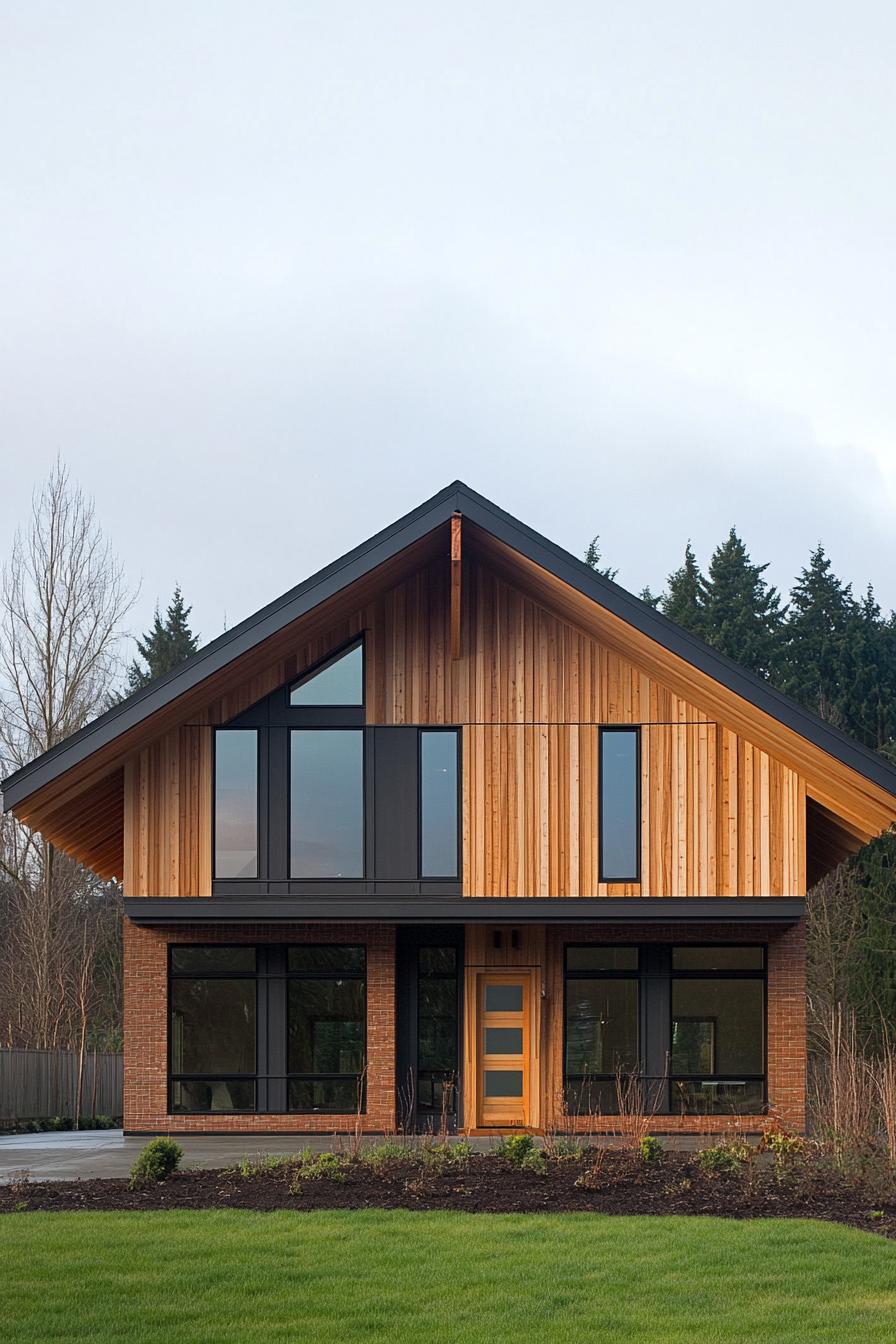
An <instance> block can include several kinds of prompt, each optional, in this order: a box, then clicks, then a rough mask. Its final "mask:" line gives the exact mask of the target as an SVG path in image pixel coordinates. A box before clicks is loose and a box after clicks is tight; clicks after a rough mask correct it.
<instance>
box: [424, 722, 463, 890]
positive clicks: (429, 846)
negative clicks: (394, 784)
mask: <svg viewBox="0 0 896 1344" xmlns="http://www.w3.org/2000/svg"><path fill="white" fill-rule="evenodd" d="M457 742H458V736H457V733H456V732H455V731H453V730H451V731H446V730H444V729H443V730H439V731H428V732H421V734H420V851H421V852H420V875H421V877H457V866H458V865H457V858H458V853H457V851H458V843H457V837H458V831H457Z"/></svg>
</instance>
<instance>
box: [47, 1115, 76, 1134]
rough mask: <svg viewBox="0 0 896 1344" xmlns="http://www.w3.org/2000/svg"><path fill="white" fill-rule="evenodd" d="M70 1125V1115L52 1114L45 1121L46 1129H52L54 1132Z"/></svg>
mask: <svg viewBox="0 0 896 1344" xmlns="http://www.w3.org/2000/svg"><path fill="white" fill-rule="evenodd" d="M71 1127H72V1118H71V1116H70V1115H54V1116H53V1119H52V1120H50V1121H48V1123H47V1129H49V1130H52V1131H53V1132H54V1133H58V1132H60V1131H61V1130H64V1129H71Z"/></svg>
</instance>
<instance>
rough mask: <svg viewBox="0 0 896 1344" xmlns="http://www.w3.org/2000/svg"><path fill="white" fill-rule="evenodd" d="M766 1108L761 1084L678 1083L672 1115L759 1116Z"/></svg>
mask: <svg viewBox="0 0 896 1344" xmlns="http://www.w3.org/2000/svg"><path fill="white" fill-rule="evenodd" d="M764 1105H765V1096H764V1087H763V1084H762V1083H760V1082H738V1081H725V1082H718V1083H710V1082H705V1083H701V1082H697V1083H691V1082H675V1083H673V1084H672V1095H671V1098H670V1107H669V1109H670V1111H671V1113H672V1114H673V1115H679V1114H681V1115H759V1114H760V1113H761V1111H762V1108H763V1107H764Z"/></svg>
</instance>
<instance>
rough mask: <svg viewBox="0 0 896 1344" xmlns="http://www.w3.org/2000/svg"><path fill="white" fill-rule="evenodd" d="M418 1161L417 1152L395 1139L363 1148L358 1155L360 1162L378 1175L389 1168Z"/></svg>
mask: <svg viewBox="0 0 896 1344" xmlns="http://www.w3.org/2000/svg"><path fill="white" fill-rule="evenodd" d="M416 1160H417V1154H416V1153H415V1151H414V1150H413V1149H412V1148H408V1147H407V1146H406V1145H405V1144H403V1143H397V1142H396V1141H395V1139H384V1140H383V1142H382V1143H376V1144H374V1145H373V1146H372V1147H370V1148H362V1149H361V1151H360V1153H359V1154H358V1161H359V1162H361V1163H363V1165H364V1166H365V1167H370V1169H371V1171H374V1172H377V1173H380V1172H383V1171H385V1170H386V1168H387V1167H392V1166H398V1165H399V1164H400V1163H406V1162H414V1161H416Z"/></svg>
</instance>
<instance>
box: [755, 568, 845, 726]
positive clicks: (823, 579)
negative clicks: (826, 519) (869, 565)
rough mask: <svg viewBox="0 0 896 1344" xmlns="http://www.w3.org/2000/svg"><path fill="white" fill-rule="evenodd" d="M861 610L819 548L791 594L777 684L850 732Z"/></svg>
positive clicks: (783, 631) (802, 571)
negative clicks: (853, 668) (853, 666)
mask: <svg viewBox="0 0 896 1344" xmlns="http://www.w3.org/2000/svg"><path fill="white" fill-rule="evenodd" d="M856 618H857V607H856V603H855V602H854V600H853V596H852V589H851V585H850V584H848V583H847V584H843V583H841V582H840V580H839V579H838V578H837V576H836V574H835V573H834V571H833V569H832V568H831V562H830V560H829V558H828V556H827V555H826V554H825V550H824V547H823V546H822V545H821V543H820V542H819V544H818V545H817V546H816V547H815V550H814V551H813V552H812V554H811V556H810V557H809V564H808V566H807V567H806V568H804V569H803V570H801V571H800V575H799V578H798V579H797V580H796V582H795V583H794V585H793V588H792V589H791V591H790V605H789V608H788V619H787V621H786V623H785V625H784V627H783V629H782V631H781V635H782V643H781V648H780V650H779V653H778V657H777V660H776V665H775V681H776V683H777V685H778V686H780V688H781V690H782V691H786V693H787V694H788V695H792V696H793V697H794V699H795V700H799V701H800V702H801V703H802V704H804V705H806V706H807V707H808V708H809V709H814V710H815V712H816V713H817V714H820V715H821V717H822V718H823V719H827V720H829V721H830V722H832V723H837V724H840V725H843V726H847V723H848V720H849V719H850V718H851V717H852V715H851V714H850V705H849V703H848V702H849V698H850V686H851V682H852V676H851V668H850V663H851V662H852V661H853V656H852V655H853V654H854V649H851V645H852V642H853V637H854V634H855V629H854V627H855V623H856Z"/></svg>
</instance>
